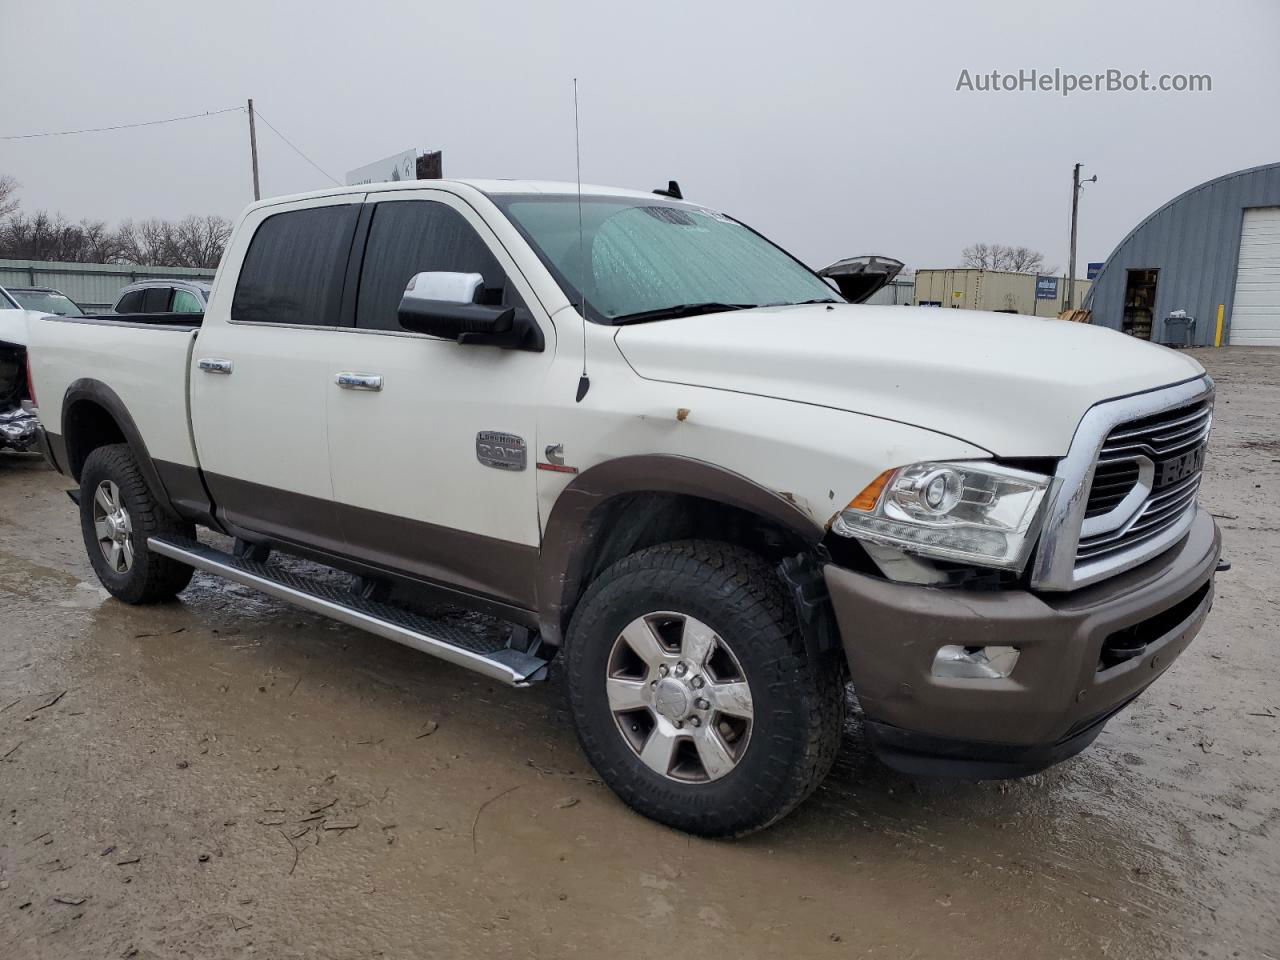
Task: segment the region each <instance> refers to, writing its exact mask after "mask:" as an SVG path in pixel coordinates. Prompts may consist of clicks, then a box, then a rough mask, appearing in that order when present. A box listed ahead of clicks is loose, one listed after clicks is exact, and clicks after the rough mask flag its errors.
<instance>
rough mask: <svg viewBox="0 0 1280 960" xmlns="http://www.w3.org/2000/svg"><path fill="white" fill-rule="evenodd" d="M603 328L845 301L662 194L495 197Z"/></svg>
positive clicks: (782, 259) (720, 218)
mask: <svg viewBox="0 0 1280 960" xmlns="http://www.w3.org/2000/svg"><path fill="white" fill-rule="evenodd" d="M492 199H493V200H494V202H495V203H497V204H498V206H499V207H501V208H502V210H503V212H504V213H506V215H507V217H508V218H509V219H510V220H511V221H512V223H514V224H515V226H516V228H517V229H518V230H519V231H520V232H521V233H522V234H523V235H524V238H525V239H526V240H528V241H529V244H530V245H531V246H532V247H533V249H534V252H535V253H537V255H538V257H539V258H540V259H541V260H542V262H543V263H544V264H545V265H546V266H547V268H548V269H549V270H550V271H551V273H552V275H553V276H554V277H555V278H556V280H557V282H559V284H560V285H561V287H562V288H563V289H564V291H565V293H566V295H568V296H569V298H570V299H571V300H573V301H574V303H575V304H577V303H580V302H581V301H582V300H583V299H584V298H585V301H586V310H587V316H588V318H589V319H591V320H594V321H596V322H599V323H607V324H623V323H638V322H644V321H648V320H666V319H671V318H673V317H678V316H690V315H693V314H695V313H711V312H718V311H721V310H735V309H743V308H747V307H762V306H775V305H779V304H790V303H814V302H821V303H841V302H843V300H842V298H841V297H840V296H839V294H837V293H836V292H835V291H834V290H832V289H831V287H829V286H828V285H827V284H826V283H825V282H824V281H823V280H822V279H821V278H819V277H818V276H817V275H816V274H815V273H813V271H811V270H810V269H809V268H808V267H806V266H805V265H804V264H802V263H801V262H800V261H798V260H796V259H795V258H794V257H792V256H791V255H790V254H789V253H787V252H785V251H784V250H782V249H781V248H780V247H777V246H774V244H772V243H770V242H769V241H768V240H766V239H765V238H764V237H762V236H760V234H758V233H756V232H755V231H754V230H752V229H750V228H749V227H746V226H744V225H743V224H741V223H739V222H738V221H736V220H734V219H733V218H731V217H727V216H725V215H724V214H721V213H716V212H715V211H712V210H708V209H705V208H702V207H698V206H695V205H693V204H688V203H673V202H669V201H665V200H663V199H662V198H660V197H656V196H655V197H654V198H653V199H652V200H650V199H647V198H645V199H641V198H635V199H632V198H630V197H616V196H612V197H611V196H588V195H584V196H583V197H582V221H581V223H582V230H581V237H579V229H578V223H579V220H578V198H577V196H576V195H573V194H567V195H546V196H530V195H528V194H518V195H517V194H509V195H499V196H494V197H493V198H492Z"/></svg>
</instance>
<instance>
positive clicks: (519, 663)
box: [147, 537, 547, 687]
mask: <svg viewBox="0 0 1280 960" xmlns="http://www.w3.org/2000/svg"><path fill="white" fill-rule="evenodd" d="M147 546H148V547H149V548H150V549H152V550H154V551H155V552H156V553H158V554H160V555H161V556H165V557H170V558H172V559H174V560H177V561H179V562H181V563H186V564H190V565H191V566H193V567H195V568H196V569H197V570H204V571H205V572H206V573H212V574H216V575H217V576H220V577H225V578H226V579H228V580H232V581H235V582H236V583H239V584H243V585H244V586H246V587H252V588H253V589H254V590H261V591H262V592H263V593H266V594H270V595H271V596H273V597H275V598H276V599H278V600H284V601H285V602H286V603H292V604H294V605H296V606H299V607H302V608H303V609H304V610H310V611H311V612H312V613H318V614H320V615H321V616H322V617H328V618H329V619H331V620H337V621H338V622H340V623H345V624H347V625H348V626H351V627H356V628H358V629H360V630H367V631H369V632H370V633H375V634H377V635H378V636H380V637H385V638H386V639H388V640H394V641H396V642H397V643H403V644H404V645H405V646H409V647H413V648H414V649H415V650H421V651H422V652H423V653H429V654H431V655H432V656H433V657H439V658H440V659H441V660H447V661H448V662H449V663H452V664H456V665H457V666H460V667H466V668H467V669H468V670H474V671H476V672H477V673H481V674H484V675H485V676H486V677H489V678H490V679H492V680H500V681H502V682H503V683H507V684H510V685H511V686H513V687H524V686H528V685H529V684H531V683H536V682H538V681H540V680H545V679H546V678H547V661H546V660H543V659H542V658H540V657H535V656H532V655H530V654H528V653H525V652H523V651H521V650H514V649H511V648H510V647H507V646H504V645H502V643H501V642H500V641H496V642H495V641H493V640H491V639H486V638H478V637H476V636H474V635H473V634H471V633H469V632H468V631H466V630H463V629H460V628H458V627H457V626H454V625H452V624H450V623H448V622H446V621H444V620H434V619H431V618H429V617H424V616H420V615H419V614H416V613H412V612H410V611H408V610H405V609H403V608H401V607H396V606H393V605H392V604H388V603H380V602H378V601H376V600H366V599H364V598H362V597H360V596H359V595H357V594H355V593H352V592H351V591H349V590H343V589H341V588H339V587H335V586H333V585H331V584H327V583H321V582H319V581H316V580H312V579H310V578H308V577H300V576H297V575H296V574H292V573H289V572H288V571H286V570H281V569H280V568H279V567H276V566H273V565H270V564H265V563H255V562H254V561H252V560H245V559H242V558H240V557H236V556H233V555H232V554H230V553H224V552H223V551H221V550H215V549H213V548H212V547H209V546H206V545H205V544H203V543H200V542H199V541H197V540H188V539H186V538H179V537H151V538H150V539H148V540H147Z"/></svg>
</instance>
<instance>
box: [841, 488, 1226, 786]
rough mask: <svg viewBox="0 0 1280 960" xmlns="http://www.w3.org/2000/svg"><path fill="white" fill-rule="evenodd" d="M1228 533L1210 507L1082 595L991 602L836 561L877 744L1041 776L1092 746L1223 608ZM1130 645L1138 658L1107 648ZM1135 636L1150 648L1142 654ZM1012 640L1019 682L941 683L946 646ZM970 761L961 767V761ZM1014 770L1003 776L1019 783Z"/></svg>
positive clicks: (888, 753)
mask: <svg viewBox="0 0 1280 960" xmlns="http://www.w3.org/2000/svg"><path fill="white" fill-rule="evenodd" d="M1219 547H1220V536H1219V534H1218V530H1217V527H1216V526H1215V524H1214V522H1213V519H1212V517H1211V516H1210V515H1209V514H1208V513H1207V512H1204V511H1200V512H1199V513H1198V515H1197V516H1196V519H1195V522H1194V524H1193V525H1192V528H1191V530H1190V531H1189V532H1188V534H1187V536H1186V537H1185V538H1184V539H1183V540H1182V541H1181V542H1180V543H1179V544H1178V545H1177V546H1175V547H1173V548H1172V549H1170V550H1169V551H1167V552H1166V553H1164V554H1163V555H1161V556H1160V557H1157V558H1156V559H1154V560H1151V561H1149V562H1148V563H1146V564H1144V565H1142V566H1141V567H1137V568H1135V569H1134V570H1130V571H1128V572H1126V573H1123V574H1120V575H1118V576H1116V577H1112V578H1111V579H1109V580H1106V581H1104V582H1102V583H1099V584H1095V585H1093V586H1090V587H1086V588H1084V589H1081V590H1077V591H1075V592H1073V593H1069V594H1034V593H1030V592H1027V591H1021V590H1006V591H991V592H986V593H981V592H975V591H965V590H955V589H941V588H935V587H923V586H918V585H911V584H902V583H892V582H889V581H885V580H881V579H877V578H874V577H869V576H866V575H863V574H859V573H854V572H853V571H850V570H846V569H843V568H839V567H835V566H828V567H827V568H826V580H827V586H828V589H829V590H830V592H831V599H832V604H833V606H834V608H835V614H836V620H837V622H838V625H839V629H840V635H841V642H842V643H843V645H844V649H845V654H846V656H847V658H848V661H849V670H850V674H851V676H852V679H853V684H854V689H855V691H856V692H857V694H858V700H859V702H860V704H861V705H862V709H863V712H864V713H865V715H866V718H867V721H868V730H869V732H870V733H871V735H872V741H873V744H876V745H878V746H883V747H885V749H884V750H883V751H882V756H884V757H885V759H886V760H888V761H889V762H890V763H891V764H892V765H895V766H900V767H903V768H904V769H908V768H911V769H913V772H915V771H918V770H922V769H923V767H924V766H925V765H924V764H914V765H912V764H909V763H905V762H897V763H895V762H894V760H895V759H898V760H901V759H902V757H903V756H910V755H913V754H914V755H916V757H917V759H922V758H928V757H932V758H935V759H937V760H938V761H939V763H938V767H939V771H938V772H947V770H946V769H944V768H946V767H947V766H955V767H957V770H956V772H963V769H962V768H963V767H964V764H963V763H962V762H959V761H963V760H964V759H966V758H971V759H973V760H974V761H977V762H980V763H987V762H988V761H989V762H990V763H991V764H994V765H995V766H993V767H992V768H991V769H990V770H987V771H986V772H978V771H977V769H976V768H975V769H974V770H970V771H969V772H970V773H971V774H972V775H977V776H988V775H1002V774H1000V773H998V772H996V770H997V768H998V766H999V764H1000V763H1002V762H1003V761H1008V764H1009V765H1010V766H1009V771H1008V774H1016V773H1017V772H1030V771H1031V770H1033V769H1039V768H1042V767H1044V766H1047V765H1048V764H1049V763H1053V762H1056V761H1057V760H1060V759H1063V758H1064V757H1065V756H1069V755H1070V754H1071V753H1074V752H1076V751H1078V750H1079V749H1083V747H1084V746H1087V745H1088V743H1089V742H1090V741H1091V740H1092V739H1093V737H1094V736H1096V735H1097V733H1098V732H1099V731H1100V730H1101V725H1102V724H1103V723H1105V722H1106V720H1107V719H1109V717H1110V716H1111V715H1112V714H1113V713H1114V712H1116V711H1117V710H1119V709H1120V708H1121V707H1123V706H1124V705H1125V704H1127V703H1128V702H1129V701H1130V700H1132V699H1133V698H1134V697H1136V696H1137V695H1138V694H1139V693H1141V692H1142V691H1143V690H1144V689H1145V688H1146V687H1147V686H1148V685H1149V684H1150V683H1151V682H1152V681H1153V680H1154V679H1155V678H1156V677H1158V676H1159V675H1160V674H1161V673H1162V672H1163V671H1164V670H1165V669H1166V668H1168V666H1169V665H1170V664H1171V663H1172V662H1173V660H1174V659H1175V658H1176V657H1177V656H1178V654H1180V653H1181V652H1182V651H1183V650H1184V649H1185V648H1186V646H1187V645H1188V644H1189V643H1190V642H1191V640H1192V639H1193V638H1194V637H1195V635H1196V634H1197V633H1198V632H1199V630H1200V627H1201V625H1202V624H1203V622H1204V619H1205V617H1206V615H1207V614H1208V612H1209V607H1210V605H1211V604H1212V602H1213V577H1214V572H1215V570H1216V567H1217V562H1218V553H1219ZM1116 637H1122V638H1125V640H1126V643H1127V644H1128V647H1129V654H1128V658H1127V659H1123V660H1121V661H1119V662H1113V661H1112V660H1111V659H1109V658H1108V655H1107V652H1106V650H1104V647H1107V649H1110V646H1108V645H1112V646H1114V645H1115V644H1116V642H1117V641H1116V639H1115V638H1116ZM1134 638H1137V641H1136V642H1137V643H1138V647H1139V648H1140V652H1137V653H1136V654H1135V653H1133V652H1132V651H1133V649H1134V643H1135V640H1134ZM946 644H958V645H961V646H969V647H982V646H988V645H1009V646H1014V647H1017V648H1018V649H1019V651H1020V653H1019V659H1018V662H1017V665H1016V667H1015V668H1014V670H1013V673H1012V675H1011V676H1009V677H1007V678H1003V679H989V680H988V679H977V680H963V679H953V678H942V677H935V676H933V674H932V665H933V658H934V655H935V654H936V653H937V650H938V648H939V647H941V646H943V645H946ZM952 760H954V761H957V763H950V762H949V761H952ZM1008 774H1003V775H1008Z"/></svg>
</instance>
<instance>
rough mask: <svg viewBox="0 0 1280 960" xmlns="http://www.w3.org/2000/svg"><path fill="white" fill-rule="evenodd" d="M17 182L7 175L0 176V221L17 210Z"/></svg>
mask: <svg viewBox="0 0 1280 960" xmlns="http://www.w3.org/2000/svg"><path fill="white" fill-rule="evenodd" d="M18 187H19V184H18V181H17V180H16V179H15V178H14V177H11V176H9V175H8V174H7V173H6V174H3V175H0V220H4V219H5V218H6V217H8V216H9V214H11V213H13V212H15V211H16V210H17V209H18Z"/></svg>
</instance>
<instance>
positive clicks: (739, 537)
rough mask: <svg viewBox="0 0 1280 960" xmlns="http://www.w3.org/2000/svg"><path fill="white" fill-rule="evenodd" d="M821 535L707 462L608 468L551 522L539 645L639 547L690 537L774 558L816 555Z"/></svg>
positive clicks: (657, 461) (641, 460)
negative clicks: (594, 584)
mask: <svg viewBox="0 0 1280 960" xmlns="http://www.w3.org/2000/svg"><path fill="white" fill-rule="evenodd" d="M824 533H825V531H824V530H823V529H822V527H821V526H819V525H818V524H817V523H815V522H814V521H813V519H812V518H811V517H809V516H808V515H807V514H806V513H804V512H803V511H802V510H801V509H800V508H799V507H797V506H796V505H795V504H794V503H793V502H791V501H790V500H788V499H787V498H786V497H784V496H782V495H781V494H779V493H776V492H774V491H772V490H769V489H768V488H766V487H763V486H761V485H760V484H758V483H756V482H755V481H753V480H750V479H749V478H747V477H744V476H742V475H741V474H739V473H735V472H734V471H732V470H727V469H725V468H724V467H720V466H717V465H715V464H711V463H707V462H706V461H702V460H695V459H693V458H689V457H680V456H672V455H665V454H651V455H638V456H628V457H619V458H617V459H614V460H609V461H606V462H605V463H602V464H598V465H596V466H594V467H591V468H589V469H588V470H585V471H584V472H583V473H581V474H579V475H578V476H577V477H575V478H574V480H573V482H571V483H570V484H569V485H568V486H567V487H565V489H564V490H563V491H562V492H561V493H560V496H559V497H558V498H557V500H556V502H555V506H554V507H553V508H552V510H551V513H550V515H549V516H548V518H547V524H546V527H545V529H544V531H543V537H542V551H541V553H540V555H539V558H538V575H537V579H538V582H537V603H538V617H539V621H540V624H541V628H542V633H543V638H544V639H545V640H546V641H547V642H548V643H550V644H553V645H558V644H560V643H561V641H562V638H563V636H564V634H565V632H566V630H567V628H568V623H569V618H570V617H571V616H572V615H573V611H574V608H575V607H576V606H577V603H578V601H579V599H581V597H582V594H583V593H584V592H585V590H586V588H587V586H588V585H589V584H590V583H591V581H592V580H593V579H594V578H595V576H596V575H598V573H600V572H601V571H602V570H603V569H604V568H605V567H607V566H608V565H609V564H611V563H612V562H614V561H615V560H618V559H621V557H623V556H625V555H627V554H628V553H632V552H634V551H636V550H639V549H643V548H644V547H648V546H653V545H655V544H657V543H663V542H667V541H671V540H681V539H686V538H690V537H695V536H696V537H704V538H712V539H723V540H726V541H727V542H731V543H738V544H740V545H742V546H747V547H752V548H754V549H762V548H763V549H764V550H765V551H766V552H772V553H776V554H777V556H778V557H779V558H780V557H782V556H785V555H788V554H794V553H795V552H797V551H801V550H809V549H813V548H816V547H817V546H818V545H819V544H821V542H822V538H823V535H824Z"/></svg>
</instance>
